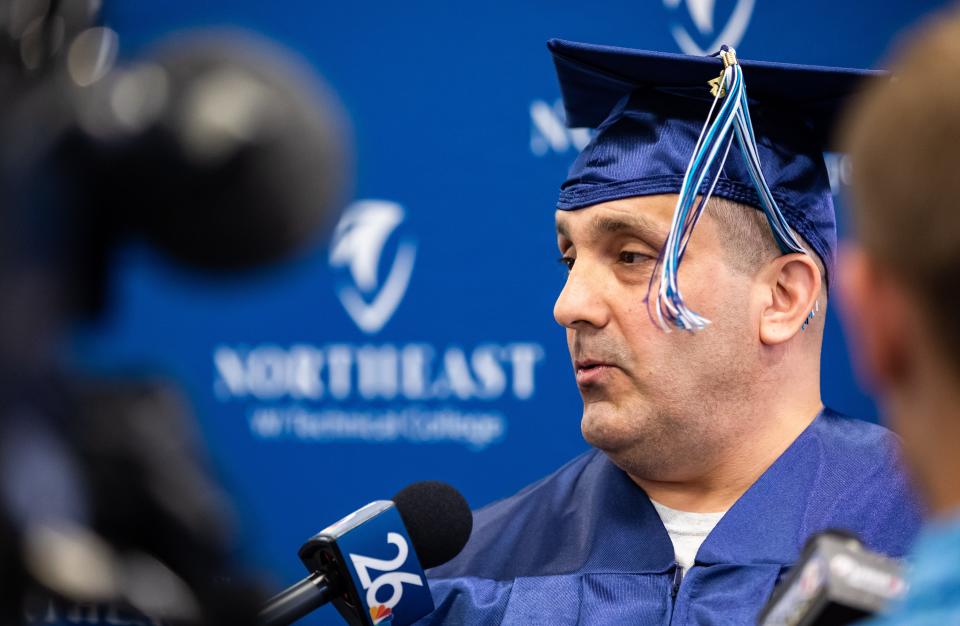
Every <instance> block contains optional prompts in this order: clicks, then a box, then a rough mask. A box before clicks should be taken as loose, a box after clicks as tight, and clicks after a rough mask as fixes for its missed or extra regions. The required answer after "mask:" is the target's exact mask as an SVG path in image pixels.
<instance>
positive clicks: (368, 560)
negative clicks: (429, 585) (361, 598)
mask: <svg viewBox="0 0 960 626" xmlns="http://www.w3.org/2000/svg"><path fill="white" fill-rule="evenodd" d="M387 543H390V544H393V545H395V546H397V556H395V557H394V558H392V559H390V560H389V561H386V560H383V559H375V558H373V557H369V556H363V555H360V554H351V555H350V560H351V561H353V567H354V569H356V570H357V576H358V577H359V578H360V584H361V585H362V586H363V588H364V590H366V592H367V606H371V607H372V606H374V605H377V604H382V605H383V606H385V607H387V608H389V609H392V608H393V607H395V606H396V605H397V603H398V602H400V598H401V597H402V596H403V583H407V584H408V585H417V586H418V587H422V586H423V579H421V578H420V577H419V576H417V575H416V574H411V573H410V572H397V571H395V570H397V569H399V568H400V566H402V565H403V564H404V562H406V560H407V555H408V554H409V552H410V548H409V546H407V542H406V540H404V538H403V535H400V534H398V533H387ZM370 570H376V571H378V572H384V573H383V574H380V575H379V576H377V577H376V578H373V579H371V577H370ZM383 587H390V588H391V590H392V591H391V593H390V597H389V598H388V599H387V600H384V601H381V600H378V599H377V592H378V591H380V589H381V588H383Z"/></svg>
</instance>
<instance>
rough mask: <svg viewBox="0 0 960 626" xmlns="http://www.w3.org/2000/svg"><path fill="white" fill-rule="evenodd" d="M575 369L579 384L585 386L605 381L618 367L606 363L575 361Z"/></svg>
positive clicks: (589, 360) (588, 360) (584, 360)
mask: <svg viewBox="0 0 960 626" xmlns="http://www.w3.org/2000/svg"><path fill="white" fill-rule="evenodd" d="M573 367H574V372H575V374H576V377H577V384H578V385H580V386H585V385H593V384H597V383H600V382H603V380H604V379H605V378H606V377H607V376H609V375H610V374H611V373H612V372H613V370H614V369H615V368H616V365H613V364H612V363H608V362H605V361H597V360H594V359H583V360H577V361H575V362H574V364H573Z"/></svg>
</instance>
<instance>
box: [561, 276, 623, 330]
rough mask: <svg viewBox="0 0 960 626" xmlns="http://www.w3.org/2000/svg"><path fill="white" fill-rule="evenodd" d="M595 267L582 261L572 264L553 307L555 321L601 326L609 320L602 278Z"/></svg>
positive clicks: (578, 325)
mask: <svg viewBox="0 0 960 626" xmlns="http://www.w3.org/2000/svg"><path fill="white" fill-rule="evenodd" d="M598 269H599V268H596V267H594V266H593V265H592V264H591V263H589V262H586V261H579V260H578V261H577V262H576V263H574V265H573V268H571V270H570V273H569V274H567V282H566V283H565V284H564V285H563V290H562V291H561V292H560V295H559V296H558V297H557V302H556V304H554V306H553V317H554V319H555V320H557V323H558V324H560V325H561V326H565V327H567V328H571V329H575V328H579V327H582V326H585V325H589V326H594V327H596V328H603V327H604V326H606V325H607V322H609V321H610V309H609V307H608V306H607V302H606V297H605V295H604V281H603V277H602V275H601V273H600V272H599V271H598Z"/></svg>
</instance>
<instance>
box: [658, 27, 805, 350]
mask: <svg viewBox="0 0 960 626" xmlns="http://www.w3.org/2000/svg"><path fill="white" fill-rule="evenodd" d="M718 55H719V56H720V58H721V59H722V61H723V65H724V68H723V71H722V73H721V74H720V76H719V77H717V78H716V79H714V80H712V81H710V85H711V88H712V90H713V95H714V100H713V104H712V105H711V107H710V112H709V113H708V115H707V120H706V122H704V125H703V129H702V130H701V131H700V137H699V139H698V140H697V144H696V146H695V147H694V150H693V154H692V155H691V157H690V163H689V164H688V165H687V171H686V173H685V174H684V178H683V183H682V184H681V186H680V194H679V198H678V199H677V206H676V208H675V209H674V213H673V220H672V221H671V225H670V232H669V233H668V235H667V240H666V242H665V243H664V246H663V250H661V253H660V258H659V259H658V261H657V267H656V268H655V269H654V272H653V275H652V276H651V278H650V284H649V286H648V290H647V298H646V302H647V307H648V312H649V307H650V304H651V301H650V293H651V292H652V290H653V283H654V278H655V277H658V278H659V281H658V288H657V294H656V299H655V306H654V313H655V315H654V314H653V313H651V318H653V319H654V321H656V322H657V324H659V325H660V327H661V328H662V329H663V330H665V331H669V330H670V328H671V326H676V327H679V328H682V329H684V330H688V331H697V330H702V329H703V328H706V327H707V325H709V324H710V320H708V319H706V318H704V317H702V316H700V315H698V314H697V313H695V312H694V311H692V310H690V309H689V308H688V307H687V306H686V304H685V303H684V301H683V296H682V295H681V293H680V287H679V285H678V283H677V273H678V270H679V267H680V262H681V261H682V260H683V255H684V252H685V251H686V248H687V244H688V243H689V241H690V237H691V236H692V235H693V229H694V228H695V227H696V225H697V222H698V221H699V220H700V217H701V215H702V214H703V211H704V209H705V208H706V206H707V203H708V202H709V200H710V197H711V196H712V195H713V190H714V188H715V187H716V185H717V181H718V180H719V178H720V173H721V172H722V171H723V166H724V164H725V163H726V160H727V156H728V155H729V153H730V147H731V146H732V145H733V142H734V140H735V141H736V143H737V146H738V147H739V148H740V152H741V154H742V156H743V159H744V162H745V163H746V166H747V170H748V172H749V175H750V179H751V181H752V182H753V185H754V187H755V188H756V190H757V194H758V195H759V197H760V204H761V206H762V208H763V211H764V214H765V215H766V217H767V221H768V222H769V223H770V227H771V229H772V231H773V234H774V237H775V238H776V241H777V245H778V246H779V247H780V249H781V250H782V251H783V252H784V253H790V252H800V253H804V252H806V251H805V250H804V248H803V246H802V244H801V243H800V242H799V241H798V240H797V237H796V235H794V233H793V231H792V230H791V229H790V227H789V225H788V224H787V221H786V219H785V218H784V216H783V213H782V212H781V211H780V208H779V206H777V202H776V200H775V199H774V197H773V194H772V193H771V191H770V187H769V186H768V185H767V182H766V179H765V178H764V176H763V170H762V169H761V167H760V159H759V156H758V154H757V145H756V137H755V136H754V132H753V123H752V121H751V120H750V109H749V105H748V102H747V92H746V84H745V82H744V78H743V69H742V68H741V67H740V65H739V64H738V63H737V59H736V53H735V52H734V50H733V48H729V47H727V46H724V47H723V48H722V49H721V51H720V52H719V53H718ZM721 100H722V101H723V104H722V105H721V106H720V110H719V111H718V112H717V114H716V117H714V116H713V113H714V111H715V110H716V108H717V104H718V102H720V101H721ZM718 159H719V160H718ZM708 175H710V176H711V179H710V184H709V186H708V188H707V192H706V193H705V194H703V195H702V196H701V197H700V200H699V202H698V200H697V195H698V191H699V190H700V189H702V188H703V185H704V181H705V180H706V178H707V176H708ZM694 205H696V206H694ZM657 270H659V275H658V272H657Z"/></svg>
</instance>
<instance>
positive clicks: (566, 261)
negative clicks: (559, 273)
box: [557, 255, 576, 272]
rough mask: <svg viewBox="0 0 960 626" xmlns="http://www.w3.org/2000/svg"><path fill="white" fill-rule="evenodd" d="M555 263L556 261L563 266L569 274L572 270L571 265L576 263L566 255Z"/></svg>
mask: <svg viewBox="0 0 960 626" xmlns="http://www.w3.org/2000/svg"><path fill="white" fill-rule="evenodd" d="M557 261H558V262H559V263H560V264H561V265H563V266H565V267H566V268H567V271H568V272H569V271H570V270H572V269H573V263H574V261H576V259H574V258H573V257H572V256H566V255H564V256H562V257H560V258H559V259H557Z"/></svg>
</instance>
